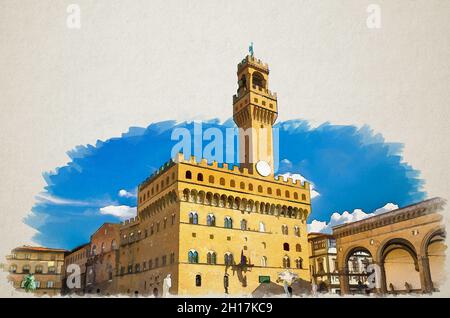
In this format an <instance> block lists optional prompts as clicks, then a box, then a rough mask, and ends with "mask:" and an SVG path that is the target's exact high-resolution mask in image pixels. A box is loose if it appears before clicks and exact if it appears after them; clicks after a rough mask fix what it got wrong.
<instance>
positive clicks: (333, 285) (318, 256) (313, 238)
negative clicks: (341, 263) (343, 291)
mask: <svg viewBox="0 0 450 318" xmlns="http://www.w3.org/2000/svg"><path fill="white" fill-rule="evenodd" d="M308 242H309V264H310V272H311V282H314V283H315V284H316V285H317V290H318V291H319V292H331V293H338V292H339V289H340V285H339V271H338V266H337V257H336V255H337V251H336V240H335V239H334V237H333V236H332V235H330V234H324V233H309V234H308Z"/></svg>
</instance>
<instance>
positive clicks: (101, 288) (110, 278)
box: [85, 223, 120, 295]
mask: <svg viewBox="0 0 450 318" xmlns="http://www.w3.org/2000/svg"><path fill="white" fill-rule="evenodd" d="M119 233H120V224H116V223H104V224H103V225H102V226H101V227H100V228H99V229H98V230H97V231H95V233H94V234H92V235H91V240H90V253H89V257H88V258H87V260H86V287H85V291H86V292H87V293H97V294H104V295H108V294H111V293H113V292H115V291H116V287H115V283H116V281H115V280H114V276H115V274H116V273H117V271H118V267H117V265H118V260H119V243H118V242H119Z"/></svg>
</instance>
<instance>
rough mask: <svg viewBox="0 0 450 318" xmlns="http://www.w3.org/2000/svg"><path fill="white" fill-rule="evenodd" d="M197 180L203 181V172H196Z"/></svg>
mask: <svg viewBox="0 0 450 318" xmlns="http://www.w3.org/2000/svg"><path fill="white" fill-rule="evenodd" d="M197 181H203V174H201V173H199V174H197Z"/></svg>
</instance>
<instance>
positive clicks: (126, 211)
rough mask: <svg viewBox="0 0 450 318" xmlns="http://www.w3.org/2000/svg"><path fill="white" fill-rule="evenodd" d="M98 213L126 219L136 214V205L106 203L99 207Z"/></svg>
mask: <svg viewBox="0 0 450 318" xmlns="http://www.w3.org/2000/svg"><path fill="white" fill-rule="evenodd" d="M100 214H103V215H112V216H115V217H118V218H119V219H121V220H126V219H129V218H132V217H135V216H136V207H131V206H128V205H108V206H105V207H103V208H100Z"/></svg>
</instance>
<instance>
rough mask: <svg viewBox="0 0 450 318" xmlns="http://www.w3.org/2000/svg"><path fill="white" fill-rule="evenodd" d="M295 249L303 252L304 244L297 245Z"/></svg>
mask: <svg viewBox="0 0 450 318" xmlns="http://www.w3.org/2000/svg"><path fill="white" fill-rule="evenodd" d="M295 251H296V252H301V251H302V246H301V245H300V244H297V245H295Z"/></svg>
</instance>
